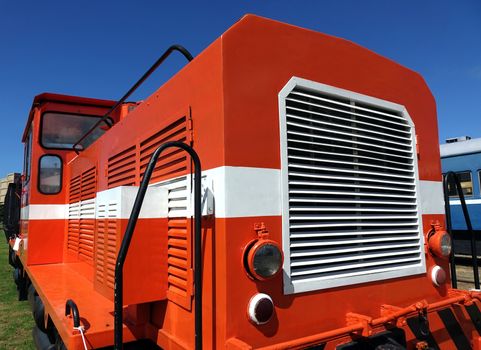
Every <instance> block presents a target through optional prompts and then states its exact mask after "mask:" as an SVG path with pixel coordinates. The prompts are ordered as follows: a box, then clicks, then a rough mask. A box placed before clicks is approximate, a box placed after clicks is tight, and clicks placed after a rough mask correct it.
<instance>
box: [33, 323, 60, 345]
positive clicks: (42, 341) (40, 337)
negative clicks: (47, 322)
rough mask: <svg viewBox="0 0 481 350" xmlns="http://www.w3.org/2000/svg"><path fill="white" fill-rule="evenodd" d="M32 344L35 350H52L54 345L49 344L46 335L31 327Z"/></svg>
mask: <svg viewBox="0 0 481 350" xmlns="http://www.w3.org/2000/svg"><path fill="white" fill-rule="evenodd" d="M32 337H33V342H34V344H35V348H36V349H37V350H54V349H55V344H52V343H51V342H50V339H49V337H48V335H47V334H46V333H44V332H42V331H41V330H40V329H39V328H38V327H36V326H35V327H33V330H32Z"/></svg>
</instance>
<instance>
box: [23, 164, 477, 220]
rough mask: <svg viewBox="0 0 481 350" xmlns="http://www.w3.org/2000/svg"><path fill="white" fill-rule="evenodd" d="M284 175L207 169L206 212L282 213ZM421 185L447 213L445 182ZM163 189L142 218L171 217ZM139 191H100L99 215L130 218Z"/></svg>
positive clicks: (55, 214) (60, 208)
mask: <svg viewBox="0 0 481 350" xmlns="http://www.w3.org/2000/svg"><path fill="white" fill-rule="evenodd" d="M280 178H281V171H280V170H279V169H267V168H248V167H231V166H222V167H218V168H214V169H209V170H206V171H204V172H203V173H202V185H203V186H202V187H203V191H202V192H203V195H204V198H203V204H204V210H203V212H204V215H207V214H211V213H212V212H213V213H214V215H215V217H217V218H242V217H254V216H280V215H281V197H280V196H281V188H280ZM188 181H190V178H188ZM419 187H420V188H419V194H420V197H421V198H420V212H421V214H422V215H429V214H444V199H443V190H442V182H441V181H425V180H422V181H420V182H419ZM154 188H155V189H159V191H160V192H156V191H154ZM161 188H162V187H160V186H159V187H157V186H154V187H149V190H148V192H147V195H146V198H145V201H144V203H143V205H142V210H141V213H140V218H159V217H167V194H166V190H165V189H162V190H160V189H161ZM137 190H138V187H135V186H121V187H116V188H113V189H109V190H105V191H101V192H98V193H97V198H96V201H97V208H96V214H95V217H99V206H100V205H102V204H104V205H107V204H109V203H114V202H116V203H119V209H117V210H116V211H115V214H114V215H115V218H118V219H128V218H129V217H130V212H131V210H132V206H133V203H134V199H135V196H136V194H137ZM164 196H165V197H164ZM471 201H479V202H476V204H478V203H481V200H468V201H467V202H468V203H471ZM191 202H192V201H191ZM453 202H454V201H451V203H452V204H455V203H453ZM191 207H192V205H191ZM29 210H30V213H29V212H28V211H29ZM191 212H192V210H191ZM102 215H103V214H102ZM102 215H101V216H102ZM27 217H28V219H30V220H45V219H68V217H69V205H68V204H66V205H63V204H55V205H52V204H47V205H43V204H32V205H30V206H28V207H24V208H22V218H24V219H26V218H27Z"/></svg>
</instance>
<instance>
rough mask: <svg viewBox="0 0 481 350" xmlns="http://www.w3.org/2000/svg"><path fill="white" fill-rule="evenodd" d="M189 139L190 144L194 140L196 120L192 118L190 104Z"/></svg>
mask: <svg viewBox="0 0 481 350" xmlns="http://www.w3.org/2000/svg"><path fill="white" fill-rule="evenodd" d="M187 140H188V141H189V144H192V142H193V141H194V122H193V120H192V108H191V107H190V106H189V115H188V118H187Z"/></svg>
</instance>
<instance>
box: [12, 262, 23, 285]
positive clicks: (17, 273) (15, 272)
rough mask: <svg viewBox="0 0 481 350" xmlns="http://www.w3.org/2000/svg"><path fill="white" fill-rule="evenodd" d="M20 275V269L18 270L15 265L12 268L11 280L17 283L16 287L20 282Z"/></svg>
mask: <svg viewBox="0 0 481 350" xmlns="http://www.w3.org/2000/svg"><path fill="white" fill-rule="evenodd" d="M21 275H22V271H21V270H20V268H19V267H16V268H15V270H13V280H14V282H15V284H16V285H17V289H18V285H19V284H20V277H21Z"/></svg>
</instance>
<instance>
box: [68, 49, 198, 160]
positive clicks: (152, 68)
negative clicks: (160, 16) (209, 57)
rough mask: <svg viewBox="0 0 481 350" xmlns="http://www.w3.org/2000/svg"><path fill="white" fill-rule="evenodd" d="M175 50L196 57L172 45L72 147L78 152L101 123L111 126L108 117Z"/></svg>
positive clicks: (189, 59) (191, 57)
mask: <svg viewBox="0 0 481 350" xmlns="http://www.w3.org/2000/svg"><path fill="white" fill-rule="evenodd" d="M174 51H178V52H180V53H181V54H182V55H183V56H184V57H185V58H186V59H187V60H188V61H189V62H190V61H192V60H193V59H194V57H193V56H192V54H191V53H190V52H189V51H187V49H186V48H185V47H183V46H181V45H172V46H171V47H169V48H168V49H167V50H166V51H165V52H164V53H163V54H162V56H160V57H159V59H158V60H157V61H156V62H155V63H154V64H153V65H152V67H150V68H149V70H148V71H147V72H145V73H144V75H142V77H141V78H140V79H139V80H137V82H136V83H135V84H134V85H133V86H132V87H131V88H130V89H129V91H127V92H126V93H125V94H124V96H122V97H121V98H120V100H118V101H117V102H116V103H115V104H114V105H113V106H112V107H111V108H110V110H109V111H108V112H107V113H105V115H104V116H103V117H102V118H101V119H99V120H98V121H97V122H96V123H95V124H94V125H93V126H92V127H91V128H90V129H89V130H88V131H87V132H86V133H85V134H83V136H82V137H81V138H80V139H79V140H78V141H77V142H75V143H74V145H73V146H72V149H73V150H74V151H75V152H77V153H78V151H79V149H77V146H78V145H79V144H80V142H82V141H83V140H85V138H86V137H87V136H88V135H90V134H91V133H92V132H93V131H94V130H95V129H96V128H97V127H98V126H99V125H100V124H101V123H103V122H105V124H106V125H107V126H108V127H109V128H111V127H112V125H111V124H110V122H109V121H108V119H107V118H109V117H110V114H112V113H113V112H114V111H115V110H116V109H117V108H118V107H119V106H120V105H121V104H122V103H124V102H125V100H126V99H127V98H128V97H129V96H130V95H132V93H133V92H134V91H135V90H137V88H138V87H139V86H140V85H141V84H142V83H143V82H144V81H145V80H146V79H147V78H148V77H149V76H150V75H151V74H152V73H153V72H154V71H155V70H156V69H157V68H158V67H159V66H160V65H161V64H162V63H163V62H164V61H165V59H166V58H167V57H169V56H170V54H171V53H172V52H174Z"/></svg>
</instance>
